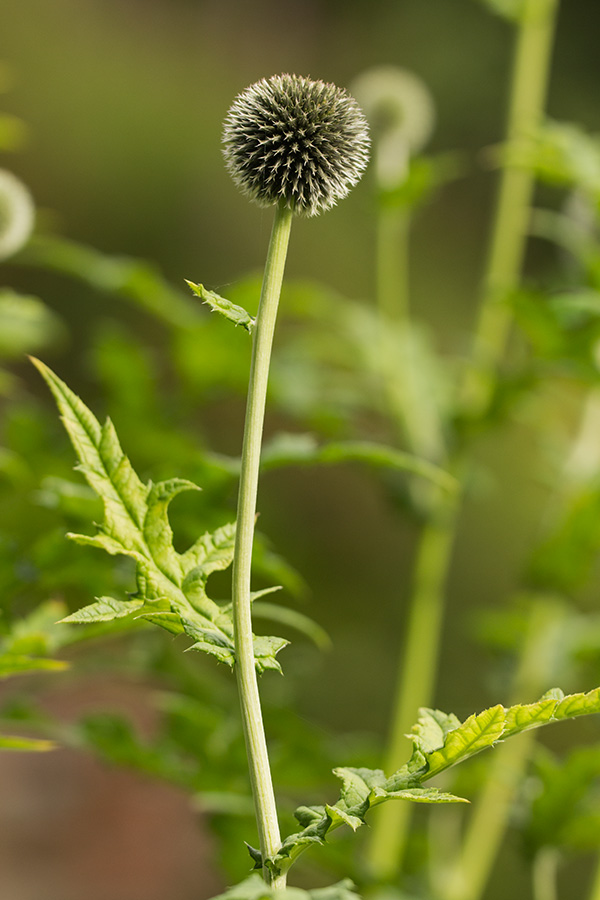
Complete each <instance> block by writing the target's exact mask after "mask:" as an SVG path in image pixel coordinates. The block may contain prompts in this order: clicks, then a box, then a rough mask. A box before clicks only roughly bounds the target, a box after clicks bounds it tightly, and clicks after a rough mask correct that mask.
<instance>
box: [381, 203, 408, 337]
mask: <svg viewBox="0 0 600 900" xmlns="http://www.w3.org/2000/svg"><path fill="white" fill-rule="evenodd" d="M409 230H410V216H409V214H408V212H407V211H406V210H404V209H396V208H394V207H392V208H383V209H381V210H380V212H379V215H378V217H377V247H376V260H377V302H378V306H379V310H380V312H381V313H382V315H383V317H384V318H386V319H389V320H390V321H392V322H398V321H404V320H405V319H406V318H407V317H408V313H409V309H408V233H409Z"/></svg>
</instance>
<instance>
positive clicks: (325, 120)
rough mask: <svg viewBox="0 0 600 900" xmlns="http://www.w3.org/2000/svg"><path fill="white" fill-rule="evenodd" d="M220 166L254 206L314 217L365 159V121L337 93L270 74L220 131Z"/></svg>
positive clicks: (239, 101)
mask: <svg viewBox="0 0 600 900" xmlns="http://www.w3.org/2000/svg"><path fill="white" fill-rule="evenodd" d="M223 143H224V145H225V149H224V151H223V153H224V156H225V164H226V166H227V168H228V170H229V172H230V174H231V176H232V178H233V180H234V181H235V182H236V184H237V185H238V187H240V188H241V190H242V191H243V192H244V193H245V194H247V195H248V196H249V197H251V198H252V199H253V200H255V201H256V202H258V203H259V204H261V206H270V205H272V204H275V203H279V202H283V203H284V204H285V205H286V206H287V207H289V208H291V209H293V210H294V212H295V213H298V214H299V215H304V216H314V215H316V214H317V213H320V212H324V211H325V210H326V209H330V208H331V207H332V206H334V204H335V203H337V201H338V200H341V199H343V198H344V197H345V196H346V195H347V194H348V192H349V191H350V188H352V187H353V186H354V185H355V184H356V183H357V182H358V181H359V179H360V177H361V175H362V173H363V172H364V170H365V168H366V165H367V162H368V159H369V143H370V142H369V133H368V125H367V121H366V119H365V117H364V115H363V114H362V112H361V110H360V108H359V106H358V104H357V103H356V101H355V100H354V99H353V98H352V97H351V96H350V95H349V94H348V93H347V92H346V91H345V90H343V89H342V88H339V87H336V86H335V85H334V84H326V83H325V82H323V81H312V80H311V79H310V78H304V77H303V76H301V75H273V76H272V77H271V78H263V79H262V80H261V81H258V82H257V83H256V84H253V85H251V86H250V87H249V88H247V89H246V90H245V91H243V92H242V93H241V94H239V96H238V97H236V99H235V101H234V103H233V105H232V107H231V109H230V110H229V113H228V114H227V117H226V119H225V124H224V130H223Z"/></svg>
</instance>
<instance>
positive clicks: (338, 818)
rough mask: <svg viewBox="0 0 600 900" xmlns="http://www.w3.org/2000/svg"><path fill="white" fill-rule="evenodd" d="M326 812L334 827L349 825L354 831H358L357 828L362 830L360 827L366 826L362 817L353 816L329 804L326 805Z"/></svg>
mask: <svg viewBox="0 0 600 900" xmlns="http://www.w3.org/2000/svg"><path fill="white" fill-rule="evenodd" d="M325 812H326V813H327V815H328V816H329V818H330V819H331V824H332V825H333V826H334V827H335V826H337V825H348V827H349V828H351V829H352V831H356V829H357V828H360V826H361V825H362V824H364V823H363V820H362V819H361V818H360V816H353V815H351V814H350V813H348V812H346V810H345V809H341V808H340V807H339V806H329V804H326V806H325Z"/></svg>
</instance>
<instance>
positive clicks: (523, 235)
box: [367, 0, 558, 882]
mask: <svg viewBox="0 0 600 900" xmlns="http://www.w3.org/2000/svg"><path fill="white" fill-rule="evenodd" d="M557 6H558V0H528V2H527V3H526V8H525V10H524V11H523V14H522V20H521V23H520V27H519V31H518V36H517V44H516V53H515V59H514V65H513V75H512V80H511V97H510V103H509V114H508V125H507V135H508V139H509V140H510V141H513V142H514V141H524V140H526V139H527V137H528V135H529V134H530V132H531V130H532V129H533V128H535V126H536V125H537V124H538V122H539V120H540V118H541V116H542V112H543V107H544V101H545V95H546V88H547V82H548V74H549V69H550V58H551V48H552V37H553V33H554V23H555V16H556V10H557ZM533 185H534V180H533V175H532V174H531V172H528V171H525V170H517V169H512V168H505V169H504V170H503V174H502V178H501V182H500V189H499V194H498V201H497V206H496V213H495V218H494V226H493V231H492V238H491V245H490V252H489V257H488V264H487V270H486V274H485V277H484V283H483V295H482V302H481V311H480V315H479V321H478V324H477V328H476V332H475V338H474V344H473V355H472V360H471V366H470V367H469V369H468V371H467V373H466V375H465V379H464V384H463V385H462V401H463V403H464V406H465V408H466V410H467V412H468V413H469V415H470V416H472V417H473V416H475V417H479V416H481V415H483V414H484V413H485V411H486V409H487V406H488V403H489V400H490V397H491V393H492V390H493V386H494V383H495V379H496V374H497V367H498V364H499V362H500V360H501V358H502V356H503V354H504V352H505V348H506V343H507V340H508V335H509V329H510V325H511V313H510V308H509V306H508V304H507V303H506V298H507V295H508V294H509V292H510V291H511V290H512V289H514V288H515V287H516V285H517V284H518V281H519V278H520V272H521V268H522V263H523V258H524V254H525V246H526V241H527V228H528V221H529V210H530V203H531V196H532V192H533ZM450 468H451V469H452V470H453V471H454V473H455V474H457V475H458V476H460V473H461V471H462V470H463V468H464V451H461V452H460V453H459V454H457V456H456V458H455V459H454V460H453V461H451V462H450ZM460 494H461V492H457V493H456V494H455V495H448V494H442V493H436V494H434V495H432V502H431V505H430V514H429V521H428V522H427V523H426V524H425V526H424V527H423V530H422V533H421V539H420V541H421V542H420V549H419V551H418V553H417V561H416V567H415V576H414V581H413V584H414V587H413V593H412V597H411V605H410V612H409V620H408V626H407V636H406V643H405V652H404V662H403V664H402V667H401V672H400V677H399V682H398V685H399V686H398V690H397V693H396V699H395V703H394V713H393V716H392V722H393V724H392V734H391V740H390V745H389V750H388V754H387V760H386V771H387V772H388V773H392V772H394V771H395V770H396V769H397V768H398V767H399V766H400V765H401V764H402V762H404V759H405V755H406V751H407V749H409V744H408V741H406V739H405V738H404V734H405V733H406V732H407V731H408V730H409V728H410V726H411V724H412V723H413V722H414V719H415V715H416V712H417V710H418V707H419V706H428V705H431V702H432V695H433V688H434V684H435V677H436V671H437V665H438V653H437V649H438V647H439V642H440V632H441V627H442V623H443V611H444V593H445V584H446V580H447V574H448V570H449V567H450V560H451V553H452V547H453V541H454V534H455V531H456V520H457V515H458V511H459V509H460V500H461V496H460ZM411 814H412V809H411V808H410V804H389V805H386V806H384V807H383V809H382V810H381V812H380V814H379V817H378V820H377V821H376V823H375V825H374V828H373V830H372V833H371V841H370V844H369V848H368V856H367V860H368V866H369V869H370V871H371V873H372V876H373V877H374V878H375V879H376V880H378V881H380V882H390V881H393V880H394V879H395V878H396V877H397V876H398V874H399V872H400V867H401V863H402V858H403V854H404V849H405V842H406V836H407V833H408V825H409V822H410V817H411ZM500 837H501V836H500V835H498V839H500Z"/></svg>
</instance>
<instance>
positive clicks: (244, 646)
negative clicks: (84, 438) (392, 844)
mask: <svg viewBox="0 0 600 900" xmlns="http://www.w3.org/2000/svg"><path fill="white" fill-rule="evenodd" d="M291 224H292V211H291V210H289V209H287V208H285V207H284V206H278V207H277V211H276V214H275V221H274V223H273V230H272V232H271V240H270V243H269V250H268V254H267V262H266V265H265V273H264V278H263V286H262V292H261V297H260V303H259V308H258V314H257V317H256V323H255V326H254V333H253V342H252V362H251V366H250V383H249V387H248V400H247V405H246V420H245V425H244V441H243V445H242V466H241V477H240V487H239V494H238V508H237V525H236V536H235V555H234V561H233V624H234V638H235V653H236V666H235V669H236V675H237V682H238V691H239V696H240V705H241V711H242V723H243V728H244V737H245V741H246V752H247V755H248V767H249V771H250V781H251V784H252V796H253V798H254V807H255V812H256V822H257V826H258V834H259V839H260V850H261V853H262V857H263V860H267V859H270V858H272V857H273V856H275V854H276V853H277V851H278V849H279V847H280V844H281V838H280V834H279V823H278V819H277V807H276V805H275V792H274V790H273V780H272V777H271V769H270V766H269V757H268V752H267V742H266V737H265V730H264V725H263V718H262V710H261V705H260V696H259V692H258V680H257V676H256V666H255V660H254V647H253V640H252V614H251V610H250V575H251V567H252V545H253V541H254V520H255V517H256V497H257V492H258V472H259V465H260V450H261V444H262V433H263V425H264V416H265V404H266V397H267V383H268V377H269V364H270V360H271V348H272V345H273V334H274V331H275V321H276V318H277V308H278V305H279V296H280V293H281V285H282V281H283V272H284V268H285V259H286V254H287V247H288V241H289V235H290V227H291ZM263 874H264V877H265V880H266V881H267V882H268V883H270V884H272V885H273V886H274V887H285V875H275V874H273V873H272V872H271V871H270V870H269V869H268V868H267V867H266V866H265V868H264V869H263Z"/></svg>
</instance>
